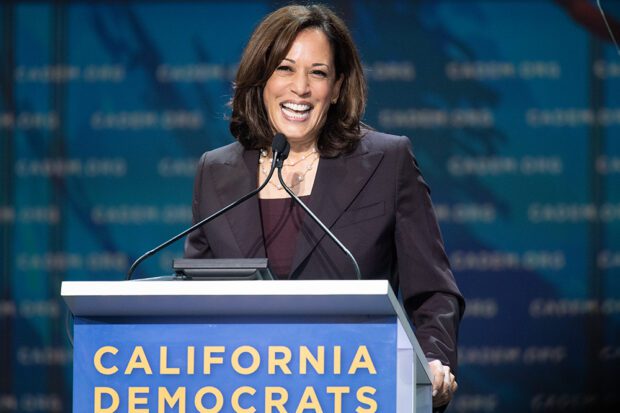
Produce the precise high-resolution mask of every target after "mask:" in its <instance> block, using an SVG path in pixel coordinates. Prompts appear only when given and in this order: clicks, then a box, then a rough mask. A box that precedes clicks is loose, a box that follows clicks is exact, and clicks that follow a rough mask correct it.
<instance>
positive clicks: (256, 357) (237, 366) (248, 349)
mask: <svg viewBox="0 0 620 413" xmlns="http://www.w3.org/2000/svg"><path fill="white" fill-rule="evenodd" d="M244 353H247V354H249V355H250V357H252V363H251V364H250V365H249V366H248V367H243V366H242V365H241V363H239V358H240V357H241V355H242V354H244ZM231 363H232V366H233V369H234V370H235V371H236V372H237V373H239V374H242V375H244V376H247V375H249V374H252V373H255V372H256V370H258V367H259V366H260V354H258V351H257V350H256V349H255V348H254V347H252V346H241V347H239V348H237V349H235V351H234V352H233V354H232V360H231Z"/></svg>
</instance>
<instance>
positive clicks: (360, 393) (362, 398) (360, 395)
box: [355, 386, 377, 413]
mask: <svg viewBox="0 0 620 413" xmlns="http://www.w3.org/2000/svg"><path fill="white" fill-rule="evenodd" d="M376 392H377V389H375V388H374V387H370V386H363V387H360V388H359V389H357V401H358V402H360V403H364V404H366V405H367V406H368V408H367V409H365V408H363V407H362V406H358V407H357V408H356V409H355V411H356V412H357V413H375V412H376V411H377V402H376V400H375V399H372V398H370V397H367V396H366V394H375V393H376Z"/></svg>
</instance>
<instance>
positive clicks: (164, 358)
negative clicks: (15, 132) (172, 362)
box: [159, 346, 181, 374]
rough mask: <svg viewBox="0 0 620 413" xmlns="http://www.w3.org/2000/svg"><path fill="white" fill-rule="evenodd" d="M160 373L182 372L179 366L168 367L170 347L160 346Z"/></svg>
mask: <svg viewBox="0 0 620 413" xmlns="http://www.w3.org/2000/svg"><path fill="white" fill-rule="evenodd" d="M159 374H181V369H180V368H178V367H168V347H167V346H161V347H160V348H159Z"/></svg>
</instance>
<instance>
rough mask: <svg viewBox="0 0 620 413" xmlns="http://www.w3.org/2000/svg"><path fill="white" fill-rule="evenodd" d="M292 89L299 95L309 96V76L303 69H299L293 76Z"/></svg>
mask: <svg viewBox="0 0 620 413" xmlns="http://www.w3.org/2000/svg"><path fill="white" fill-rule="evenodd" d="M291 90H292V91H293V92H294V93H295V94H296V95H298V96H307V95H308V94H310V82H309V81H308V76H307V75H306V73H304V72H303V71H298V72H297V73H295V76H294V77H293V81H292V84H291Z"/></svg>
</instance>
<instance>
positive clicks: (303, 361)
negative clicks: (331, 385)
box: [299, 346, 325, 374]
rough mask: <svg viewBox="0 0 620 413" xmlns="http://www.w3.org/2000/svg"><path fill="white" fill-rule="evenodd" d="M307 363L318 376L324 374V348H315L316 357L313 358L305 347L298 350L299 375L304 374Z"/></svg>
mask: <svg viewBox="0 0 620 413" xmlns="http://www.w3.org/2000/svg"><path fill="white" fill-rule="evenodd" d="M308 363H310V364H311V365H312V367H313V368H314V371H316V372H317V373H318V374H325V346H319V347H318V348H317V356H316V357H314V355H313V354H312V352H311V351H310V350H309V349H308V347H306V346H301V347H300V348H299V374H306V373H307V369H308Z"/></svg>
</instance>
